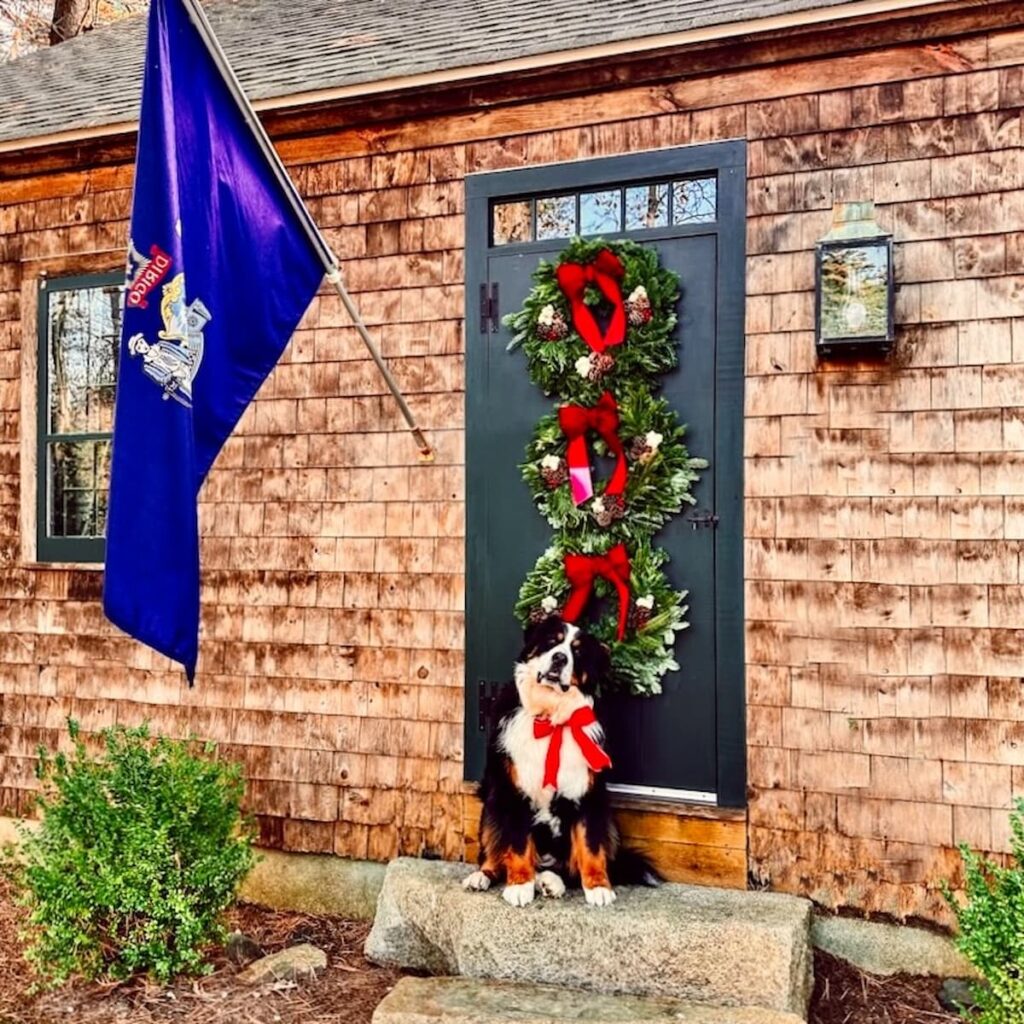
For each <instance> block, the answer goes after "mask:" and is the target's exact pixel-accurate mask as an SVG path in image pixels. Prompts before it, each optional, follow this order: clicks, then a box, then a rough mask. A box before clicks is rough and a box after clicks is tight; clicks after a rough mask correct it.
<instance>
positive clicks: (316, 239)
mask: <svg viewBox="0 0 1024 1024" xmlns="http://www.w3.org/2000/svg"><path fill="white" fill-rule="evenodd" d="M182 3H183V4H184V5H185V10H186V11H187V12H188V16H189V19H190V20H191V22H192V24H193V25H194V26H195V28H196V31H197V32H198V33H199V38H200V39H202V41H203V45H204V46H205V47H206V49H207V51H208V52H209V54H210V57H211V58H212V59H213V62H214V64H215V65H216V66H217V70H218V71H220V73H221V75H222V77H223V78H224V82H225V84H226V85H227V87H228V91H229V92H230V93H231V95H232V98H233V99H234V101H235V103H236V104H237V105H238V108H239V110H240V111H241V113H242V116H243V118H244V119H245V122H246V124H247V125H248V126H249V130H250V131H251V132H252V134H253V137H254V138H255V140H256V142H257V144H258V145H259V147H260V149H261V150H262V151H263V155H264V157H265V158H266V160H267V163H268V164H269V165H270V168H271V170H272V171H273V172H274V177H275V178H276V179H277V181H278V184H279V185H280V186H281V188H282V190H283V191H284V194H285V196H286V198H287V199H288V202H289V203H290V204H291V207H292V210H293V211H294V212H295V214H296V216H297V217H298V218H299V220H300V222H301V223H302V226H303V228H304V229H305V231H306V234H307V235H308V237H309V240H310V241H311V242H312V243H313V246H314V247H315V249H316V251H317V253H318V254H319V256H320V260H321V262H322V263H323V265H324V273H325V274H326V276H327V280H328V281H330V283H331V284H332V285H333V286H334V289H335V291H336V292H337V293H338V296H339V297H340V299H341V302H342V305H343V306H344V307H345V309H346V311H347V312H348V315H349V316H350V317H351V318H352V323H353V324H354V325H355V328H356V331H358V333H359V336H360V338H362V340H363V344H364V345H365V346H366V348H367V351H369V353H370V356H371V358H372V359H373V361H374V362H375V363H376V364H377V369H378V370H380V373H381V376H382V377H383V378H384V383H385V384H387V386H388V390H389V391H390V392H391V394H392V396H393V397H394V399H395V401H396V402H397V403H398V408H399V410H400V411H401V413H402V416H403V418H404V419H405V422H406V423H407V424H408V426H409V431H410V433H411V434H412V438H413V441H414V442H415V443H416V447H417V448H418V449H419V452H420V458H421V459H422V460H423V461H424V462H433V461H434V450H433V448H432V447H431V445H430V443H429V442H428V441H427V439H426V437H425V436H424V433H423V431H422V430H421V429H420V427H419V426H418V424H417V423H416V420H415V418H414V416H413V414H412V410H411V409H410V408H409V403H408V402H406V400H405V396H404V395H403V394H402V391H401V389H400V388H399V386H398V383H397V382H396V381H395V378H394V377H393V376H392V375H391V371H390V370H389V369H388V365H387V363H385V362H384V357H383V356H382V355H381V354H380V349H378V348H377V345H376V343H375V342H374V340H373V338H371V337H370V332H369V330H367V327H366V323H365V322H364V321H363V318H362V315H361V314H360V312H359V310H358V308H357V307H356V304H355V302H353V301H352V296H351V295H350V294H349V292H348V289H347V288H346V287H345V283H344V282H343V281H342V279H341V268H340V266H339V265H338V258H337V257H336V256H335V255H334V252H333V251H332V250H331V247H330V246H329V245H328V244H327V239H325V238H324V236H323V233H322V232H321V231H320V228H319V227H318V226H317V224H316V222H315V221H314V220H313V217H312V215H311V214H310V212H309V210H308V209H307V207H306V204H305V203H304V202H303V201H302V197H301V196H300V195H299V193H298V191H297V190H296V188H295V183H294V182H293V181H292V179H291V178H290V177H289V175H288V172H287V171H286V170H285V168H284V164H283V163H281V158H280V157H279V156H278V154H277V150H276V149H274V146H273V144H272V143H271V141H270V137H269V136H268V135H267V132H266V129H265V128H264V127H263V122H262V121H260V119H259V118H258V117H257V116H256V111H255V110H253V107H252V104H251V103H250V102H249V100H248V97H246V95H245V92H244V90H243V89H242V86H241V83H240V82H239V81H238V76H237V75H236V74H235V69H234V68H233V67H232V66H231V63H230V61H229V60H228V58H227V55H226V54H225V53H224V50H223V48H222V47H221V45H220V40H218V39H217V36H216V35H215V34H214V31H213V27H212V26H211V25H210V22H209V21H208V20H207V17H206V12H205V11H204V10H203V8H202V4H201V3H200V2H199V0H182Z"/></svg>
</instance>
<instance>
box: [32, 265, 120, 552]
mask: <svg viewBox="0 0 1024 1024" xmlns="http://www.w3.org/2000/svg"><path fill="white" fill-rule="evenodd" d="M122 281H123V277H122V275H120V274H102V275H91V276H88V277H66V278H59V279H54V280H50V279H44V280H43V281H41V282H40V285H39V392H38V396H39V425H38V434H37V463H36V474H37V477H38V490H37V504H36V519H37V538H36V553H37V557H38V559H39V560H40V561H50V562H62V561H67V562H102V561H103V550H104V537H105V535H106V526H107V491H108V488H109V484H110V438H111V434H112V432H113V426H114V383H115V380H116V376H117V355H118V347H119V343H120V336H121V301H122V291H121V285H122Z"/></svg>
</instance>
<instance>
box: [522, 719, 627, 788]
mask: <svg viewBox="0 0 1024 1024" xmlns="http://www.w3.org/2000/svg"><path fill="white" fill-rule="evenodd" d="M596 721H597V716H596V715H595V714H594V709H593V708H589V707H584V708H578V709H577V710H576V711H574V712H573V713H572V715H570V716H569V720H568V721H567V722H564V723H563V724H562V725H555V724H554V723H553V722H552V721H551V719H549V718H535V719H534V720H533V735H534V737H535V738H536V739H538V740H542V739H545V738H546V737H548V736H550V737H551V742H550V743H549V744H548V752H547V756H546V757H545V758H544V785H545V786H551V787H553V788H555V789H557V788H558V767H559V765H560V764H561V760H562V733H564V732H565V730H566V729H567V728H568V730H569V732H571V733H572V738H573V739H574V740H575V741H576V742H577V744H579V748H580V750H581V751H582V753H583V756H584V757H585V758H586V761H587V764H588V765H590V768H591V770H592V771H595V772H599V771H601V770H602V769H604V768H611V766H612V759H611V758H610V757H609V756H608V754H607V753H606V752H605V751H604V749H603V748H602V747H601V746H600V745H599V744H598V743H596V742H595V741H594V740H593V739H591V737H590V736H588V735H587V733H586V732H585V731H584V728H585V727H586V726H588V725H593V724H594V723H595V722H596Z"/></svg>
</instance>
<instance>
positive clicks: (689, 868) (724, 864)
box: [462, 793, 747, 889]
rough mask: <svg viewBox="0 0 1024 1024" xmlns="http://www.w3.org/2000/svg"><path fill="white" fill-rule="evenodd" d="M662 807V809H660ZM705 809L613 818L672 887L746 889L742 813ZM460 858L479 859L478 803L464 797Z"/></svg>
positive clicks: (620, 813)
mask: <svg viewBox="0 0 1024 1024" xmlns="http://www.w3.org/2000/svg"><path fill="white" fill-rule="evenodd" d="M662 806H664V805H662ZM708 811H709V808H707V807H700V808H695V809H692V808H689V807H685V806H684V807H681V808H679V809H678V810H675V811H669V810H663V809H659V810H636V809H633V807H631V808H630V809H626V808H623V807H618V808H617V809H616V818H617V820H618V823H619V831H620V832H621V834H622V838H623V840H624V841H625V842H627V843H628V844H629V845H630V846H634V847H636V848H637V849H639V850H642V851H643V852H644V853H646V854H647V855H648V856H649V857H650V858H651V859H652V860H653V861H654V864H655V866H656V867H657V868H658V870H659V871H660V872H661V873H662V874H663V875H664V876H665V878H667V879H668V880H669V881H670V882H687V883H690V884H692V885H714V886H720V887H723V888H726V889H745V888H746V887H747V818H746V813H745V812H743V811H737V810H735V809H727V810H726V811H725V812H723V813H722V814H721V815H719V816H715V817H712V816H709V814H708ZM462 824H463V835H464V840H465V848H464V854H463V856H464V858H465V859H466V860H467V861H469V862H473V861H475V860H476V858H477V852H478V846H477V843H478V839H479V829H480V800H479V798H478V797H477V796H475V795H473V794H470V793H466V794H464V795H463V804H462Z"/></svg>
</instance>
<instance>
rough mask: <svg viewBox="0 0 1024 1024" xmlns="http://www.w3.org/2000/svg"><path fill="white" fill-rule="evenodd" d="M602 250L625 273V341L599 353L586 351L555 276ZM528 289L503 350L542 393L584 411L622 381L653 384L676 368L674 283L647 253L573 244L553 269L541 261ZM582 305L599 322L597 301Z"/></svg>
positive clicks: (629, 246)
mask: <svg viewBox="0 0 1024 1024" xmlns="http://www.w3.org/2000/svg"><path fill="white" fill-rule="evenodd" d="M604 249H608V250H610V251H611V252H612V253H614V254H615V255H616V256H617V257H618V258H619V260H620V261H621V263H622V265H623V267H624V269H625V273H624V275H623V278H622V282H621V291H622V296H623V299H624V300H625V306H626V312H627V316H628V326H627V330H626V338H625V341H623V342H622V344H620V345H616V346H614V347H612V348H609V349H608V350H607V352H606V353H604V354H600V355H599V354H597V353H595V352H592V351H591V349H590V348H589V346H588V345H587V343H586V342H585V341H584V340H583V339H582V338H581V337H580V335H579V333H578V332H577V331H576V329H575V328H574V327H573V324H572V316H571V311H570V308H569V303H568V301H567V300H566V297H565V295H564V294H563V292H562V290H561V288H560V287H559V284H558V281H557V279H556V277H555V274H556V271H557V268H558V267H559V266H561V265H562V264H564V263H578V264H583V265H587V264H590V263H592V262H593V260H594V258H595V257H596V256H597V255H598V253H600V252H601V251H602V250H604ZM533 281H534V285H533V288H532V289H531V290H530V293H529V294H528V295H527V296H526V299H525V300H524V302H523V307H522V309H520V310H519V311H517V312H515V313H510V314H508V316H506V317H505V318H504V320H503V323H504V324H505V326H506V327H508V328H509V330H510V331H512V334H513V337H512V341H511V342H510V343H509V346H508V348H509V350H510V351H511V350H513V349H515V348H519V347H522V349H523V352H524V353H525V354H526V363H527V371H528V373H529V375H530V380H532V381H533V383H534V384H536V385H537V387H539V388H540V389H541V390H542V391H543V392H544V393H545V394H546V395H558V396H559V397H561V398H563V399H565V400H568V401H573V402H579V403H581V404H584V405H589V404H592V403H593V402H594V401H596V400H597V398H598V397H599V396H600V394H601V393H602V392H603V391H606V390H608V391H611V392H612V393H613V394H615V396H616V397H619V395H620V394H621V391H622V389H623V387H624V386H625V385H626V384H627V383H638V382H646V383H647V384H648V386H654V384H655V380H656V378H657V377H658V376H660V375H661V374H663V373H666V372H668V371H669V370H671V369H674V368H675V366H676V365H677V364H678V355H677V352H676V342H675V339H674V338H673V337H672V332H673V331H674V330H675V326H676V313H675V306H676V303H677V302H678V300H679V278H678V276H677V275H676V274H674V273H673V272H672V271H671V270H667V269H666V268H664V267H662V266H661V265H660V264H659V262H658V254H657V252H655V251H654V250H653V249H648V248H645V247H643V246H641V245H637V243H636V242H606V241H604V240H603V239H600V238H599V239H593V240H590V239H588V240H583V239H580V238H576V239H573V241H571V242H570V243H569V244H568V245H567V246H566V247H565V249H564V250H563V251H562V252H561V254H560V255H559V257H558V261H557V263H548V262H547V261H546V260H542V261H541V262H540V264H539V265H538V267H537V269H536V271H534V274H533ZM584 302H585V303H586V305H587V306H589V307H591V308H592V309H596V310H597V315H598V317H600V314H601V307H602V305H603V303H604V300H603V297H602V296H601V294H600V292H599V291H598V290H597V289H596V288H593V287H591V288H588V289H587V293H586V296H585V298H584Z"/></svg>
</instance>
